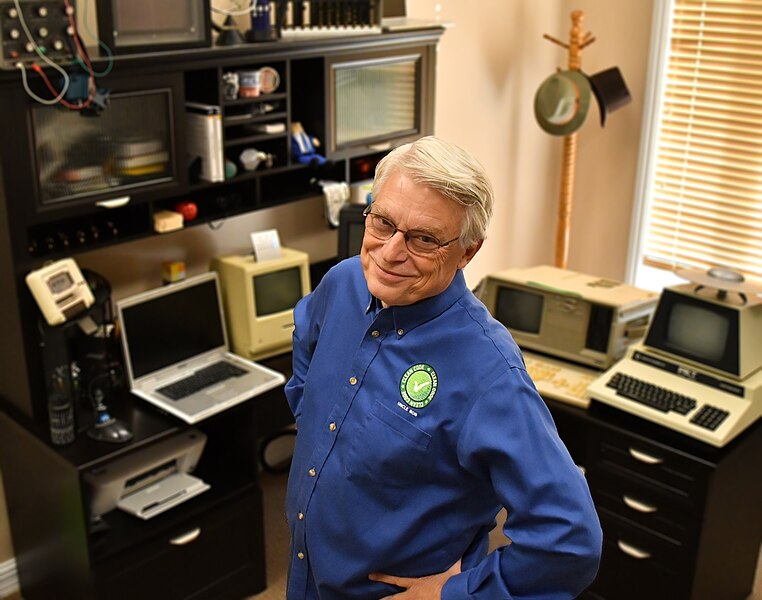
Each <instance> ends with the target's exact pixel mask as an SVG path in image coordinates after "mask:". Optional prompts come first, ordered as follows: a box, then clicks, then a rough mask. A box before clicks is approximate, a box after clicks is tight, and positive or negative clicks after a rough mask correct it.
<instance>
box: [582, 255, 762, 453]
mask: <svg viewBox="0 0 762 600" xmlns="http://www.w3.org/2000/svg"><path fill="white" fill-rule="evenodd" d="M678 274H681V275H683V276H685V277H686V278H690V279H692V280H693V281H694V283H688V284H682V285H677V286H674V287H668V288H665V289H664V291H663V292H662V294H661V298H660V299H659V304H658V307H657V309H656V313H655V315H654V318H653V322H652V323H651V326H650V327H649V329H648V333H647V335H646V338H645V340H644V341H643V343H640V344H637V345H636V346H633V347H632V348H630V349H628V351H627V355H626V356H625V358H624V359H622V360H621V361H620V362H619V363H617V364H615V365H613V366H612V367H611V369H609V370H608V371H606V372H605V373H603V374H602V375H601V376H600V378H598V379H597V380H596V381H595V382H593V384H591V385H590V387H589V388H588V392H587V393H588V397H589V398H591V399H592V400H594V401H596V402H602V403H605V404H609V405H611V406H614V407H616V408H618V409H620V410H623V411H626V412H628V413H632V414H634V415H637V416H639V417H642V418H644V419H647V420H649V421H653V422H655V423H658V424H659V425H663V426H665V427H668V428H671V429H674V430H676V431H678V432H680V433H683V434H685V435H688V436H690V437H692V438H695V439H698V440H700V441H702V442H705V443H707V444H711V445H713V446H717V447H722V446H724V445H725V444H727V443H728V442H729V441H730V440H732V439H733V438H735V437H736V436H737V435H739V434H740V433H741V432H743V431H744V430H745V429H746V428H747V427H749V426H751V425H753V424H754V423H755V422H756V420H757V419H758V418H759V416H760V414H762V335H760V334H761V333H762V298H761V297H759V296H755V295H753V293H751V294H750V292H756V293H762V285H761V286H758V289H756V290H755V288H754V286H753V285H750V284H748V283H744V282H743V281H742V280H737V279H735V280H734V279H732V278H728V276H727V275H724V274H723V271H722V270H718V269H713V270H710V271H708V272H707V273H706V274H702V273H700V272H682V273H678Z"/></svg>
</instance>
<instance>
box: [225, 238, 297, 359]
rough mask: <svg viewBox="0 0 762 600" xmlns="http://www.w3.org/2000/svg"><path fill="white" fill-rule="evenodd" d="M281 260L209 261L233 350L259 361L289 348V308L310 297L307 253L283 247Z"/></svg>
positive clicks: (247, 257)
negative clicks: (219, 289)
mask: <svg viewBox="0 0 762 600" xmlns="http://www.w3.org/2000/svg"><path fill="white" fill-rule="evenodd" d="M281 250H282V254H281V256H280V258H273V259H269V260H262V261H257V260H256V259H255V258H254V256H253V255H250V254H249V255H230V256H220V257H217V258H214V259H213V260H212V264H211V268H212V269H213V270H215V271H217V273H218V275H219V278H220V284H221V287H222V301H223V303H224V305H225V313H226V318H227V327H228V335H229V336H230V340H231V342H232V346H233V351H234V352H235V353H236V354H239V355H240V356H243V357H245V358H249V359H252V360H259V359H262V358H267V357H269V356H274V355H276V354H281V353H283V352H288V351H290V350H291V337H292V335H293V332H294V306H296V303H297V302H298V301H299V300H300V299H301V298H302V297H303V296H306V295H307V294H309V292H310V290H311V288H310V269H309V266H310V263H309V255H308V254H306V253H304V252H299V251H298V250H292V249H290V248H282V249H281Z"/></svg>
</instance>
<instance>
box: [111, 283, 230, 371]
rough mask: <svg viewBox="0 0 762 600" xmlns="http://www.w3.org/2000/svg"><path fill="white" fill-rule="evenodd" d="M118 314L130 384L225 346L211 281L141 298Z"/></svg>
mask: <svg viewBox="0 0 762 600" xmlns="http://www.w3.org/2000/svg"><path fill="white" fill-rule="evenodd" d="M189 284H190V285H189ZM120 312H121V327H122V333H123V335H125V336H126V342H127V344H126V348H127V350H126V353H127V354H128V356H126V357H125V358H126V359H127V360H128V361H129V362H130V364H131V367H132V377H133V379H138V378H140V377H143V376H144V375H147V374H149V373H152V372H154V371H158V370H159V369H163V368H165V367H169V366H171V365H173V364H176V363H178V362H182V361H184V360H188V359H189V358H193V357H195V356H198V355H200V354H203V353H205V352H209V351H211V350H215V349H218V348H224V347H225V333H224V329H223V328H224V325H223V323H222V313H221V310H220V304H219V296H218V292H217V279H216V277H212V278H209V277H206V276H204V277H203V278H202V279H201V281H198V282H197V283H191V281H188V282H187V283H186V282H183V283H177V284H173V285H171V286H167V287H165V288H159V289H157V290H154V291H152V292H146V293H145V294H140V295H138V296H135V297H134V298H133V299H131V300H129V301H128V302H127V303H126V305H123V306H121V308H120Z"/></svg>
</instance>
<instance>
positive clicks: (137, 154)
mask: <svg viewBox="0 0 762 600" xmlns="http://www.w3.org/2000/svg"><path fill="white" fill-rule="evenodd" d="M168 161H169V153H168V152H167V151H166V150H165V149H164V141H163V140H162V139H160V138H148V137H132V138H122V139H119V140H117V141H116V143H115V148H114V165H113V173H114V174H115V175H117V176H120V177H129V178H144V177H148V176H155V175H158V174H163V173H165V172H166V170H167V163H168Z"/></svg>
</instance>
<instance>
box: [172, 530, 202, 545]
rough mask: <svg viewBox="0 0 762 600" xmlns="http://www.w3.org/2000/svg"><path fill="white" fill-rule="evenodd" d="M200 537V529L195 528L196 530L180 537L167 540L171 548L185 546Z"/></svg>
mask: <svg viewBox="0 0 762 600" xmlns="http://www.w3.org/2000/svg"><path fill="white" fill-rule="evenodd" d="M200 535H201V527H196V529H193V530H192V531H189V532H188V533H183V534H182V535H178V536H177V537H175V538H172V539H171V540H169V543H170V544H172V545H173V546H185V544H190V543H191V542H192V541H193V540H195V539H196V538H197V537H198V536H200Z"/></svg>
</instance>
